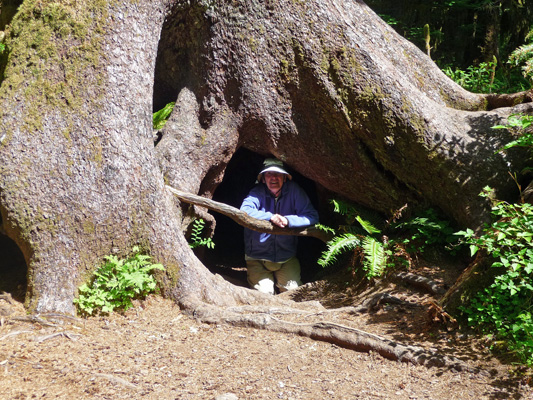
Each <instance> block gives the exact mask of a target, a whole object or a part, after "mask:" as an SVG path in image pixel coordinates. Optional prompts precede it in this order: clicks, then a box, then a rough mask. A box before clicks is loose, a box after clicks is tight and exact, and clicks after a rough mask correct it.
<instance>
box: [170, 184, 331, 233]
mask: <svg viewBox="0 0 533 400" xmlns="http://www.w3.org/2000/svg"><path fill="white" fill-rule="evenodd" d="M167 189H168V190H169V191H170V192H171V193H172V194H174V195H175V196H176V197H177V198H178V199H180V200H181V201H183V202H185V203H189V204H194V205H197V206H200V207H205V208H207V209H209V210H212V211H216V212H218V213H220V214H222V215H225V216H226V217H229V218H231V219H232V220H233V221H235V222H236V223H238V224H239V225H241V226H244V227H245V228H248V229H252V230H254V231H257V232H265V233H272V234H274V235H293V236H310V237H314V238H317V239H319V240H322V241H323V242H327V241H328V240H330V239H331V235H330V234H329V233H327V232H324V231H323V230H320V229H318V228H316V227H315V226H308V227H303V228H280V227H278V226H276V225H274V224H272V223H271V222H270V221H264V220H260V219H257V218H253V217H250V216H249V215H248V214H246V213H245V212H244V211H241V210H239V209H238V208H235V207H232V206H229V205H227V204H224V203H219V202H218V201H214V200H211V199H208V198H205V197H202V196H198V195H195V194H192V193H187V192H183V191H181V190H178V189H175V188H173V187H171V186H168V185H167Z"/></svg>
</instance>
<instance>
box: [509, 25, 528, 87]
mask: <svg viewBox="0 0 533 400" xmlns="http://www.w3.org/2000/svg"><path fill="white" fill-rule="evenodd" d="M526 41H529V42H530V43H526V44H525V45H523V46H520V47H518V48H517V49H515V50H514V51H513V52H512V53H511V55H510V56H509V61H508V63H509V64H511V65H514V66H519V65H521V64H523V65H522V73H523V75H524V77H525V78H526V79H528V80H529V81H530V82H533V30H531V31H530V32H529V33H528V35H527V36H526Z"/></svg>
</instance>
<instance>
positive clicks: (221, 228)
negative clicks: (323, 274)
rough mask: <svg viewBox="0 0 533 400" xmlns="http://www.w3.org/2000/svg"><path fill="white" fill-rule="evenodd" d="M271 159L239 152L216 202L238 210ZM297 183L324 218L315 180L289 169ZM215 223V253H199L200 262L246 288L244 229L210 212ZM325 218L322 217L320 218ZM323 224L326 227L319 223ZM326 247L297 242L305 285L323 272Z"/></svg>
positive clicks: (309, 240)
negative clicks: (321, 259)
mask: <svg viewBox="0 0 533 400" xmlns="http://www.w3.org/2000/svg"><path fill="white" fill-rule="evenodd" d="M265 157H272V156H271V155H268V154H266V155H262V154H258V153H255V152H252V151H250V150H247V149H245V148H240V149H238V150H237V151H236V152H235V154H234V155H233V157H232V159H231V161H230V162H229V163H228V166H227V168H226V171H225V174H224V178H223V180H222V183H221V184H220V185H219V186H218V187H217V189H216V190H215V192H214V194H213V200H215V201H218V202H221V203H225V204H228V205H230V206H233V207H236V208H239V207H240V206H241V203H242V201H243V199H244V198H245V197H246V195H247V194H248V192H249V191H250V189H251V188H252V187H253V185H254V184H255V182H256V180H257V174H258V172H259V171H260V170H261V167H262V163H263V160H264V159H265ZM288 169H289V172H290V173H291V175H292V176H293V180H294V181H295V182H297V183H298V184H299V185H300V186H301V187H302V188H303V189H304V190H305V191H306V193H307V195H308V196H309V198H310V200H311V202H312V203H313V205H314V206H315V208H316V209H317V210H318V212H319V214H321V209H322V207H321V201H320V197H321V196H320V194H319V191H320V190H319V188H317V186H318V185H317V184H315V182H313V181H312V180H310V179H308V178H306V177H304V176H303V175H301V174H299V173H298V172H297V171H295V170H293V169H291V168H290V167H288ZM210 213H211V214H212V215H213V216H214V217H215V219H216V229H215V233H214V236H213V241H214V243H215V248H214V249H206V250H204V251H202V252H200V255H199V258H200V259H201V261H202V262H203V263H204V264H205V265H206V266H207V267H208V268H209V270H210V271H212V272H213V273H219V274H221V275H223V276H224V277H225V278H226V279H228V280H230V281H231V282H233V283H235V284H241V285H243V286H247V283H246V264H245V261H244V242H243V229H244V228H243V227H242V226H240V225H238V224H237V223H236V222H234V221H233V220H231V219H230V218H229V217H226V216H224V215H222V214H220V213H217V212H213V211H210ZM321 217H322V215H321ZM320 222H321V223H323V224H327V222H325V221H323V220H322V218H321V220H320ZM324 249H325V244H324V243H322V242H321V241H320V240H318V239H316V238H312V237H300V238H299V239H298V259H299V260H300V263H301V266H302V281H303V282H304V283H305V282H310V281H313V280H314V279H315V276H316V274H317V273H318V272H319V271H321V270H322V268H321V267H320V266H318V264H317V263H316V261H317V259H318V257H319V256H320V253H321V252H322V251H323V250H324Z"/></svg>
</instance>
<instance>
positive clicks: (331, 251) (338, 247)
mask: <svg viewBox="0 0 533 400" xmlns="http://www.w3.org/2000/svg"><path fill="white" fill-rule="evenodd" d="M327 245H328V248H327V249H326V250H325V251H324V252H323V253H322V255H321V256H320V258H319V259H318V261H317V263H318V264H319V265H321V266H323V267H327V266H328V265H330V264H332V263H334V262H335V260H336V259H337V257H338V255H339V254H341V253H342V252H344V251H349V250H353V249H355V248H356V247H359V246H360V245H361V239H360V238H359V237H357V236H355V235H353V234H351V233H347V234H345V235H341V236H336V237H334V238H333V239H331V240H330V241H329V242H328V243H327Z"/></svg>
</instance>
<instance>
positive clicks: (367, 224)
mask: <svg viewBox="0 0 533 400" xmlns="http://www.w3.org/2000/svg"><path fill="white" fill-rule="evenodd" d="M355 219H356V220H357V222H359V223H360V224H361V226H362V227H363V229H364V230H365V231H367V233H368V234H370V235H373V234H374V233H381V231H380V230H379V229H378V228H376V227H375V226H374V225H372V224H371V223H370V222H369V221H367V220H364V219H363V218H361V217H360V216H359V215H358V216H357V217H355Z"/></svg>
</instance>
